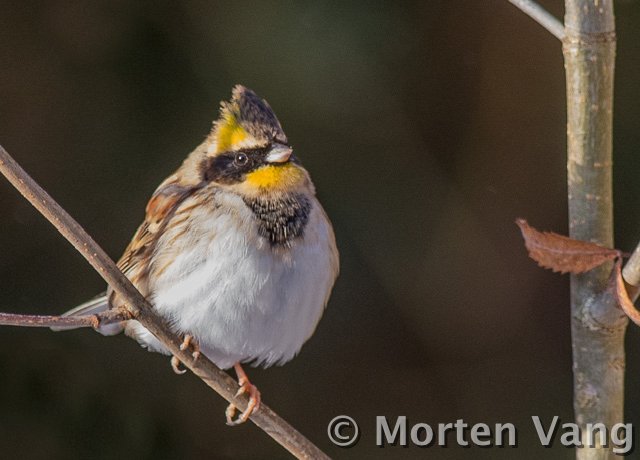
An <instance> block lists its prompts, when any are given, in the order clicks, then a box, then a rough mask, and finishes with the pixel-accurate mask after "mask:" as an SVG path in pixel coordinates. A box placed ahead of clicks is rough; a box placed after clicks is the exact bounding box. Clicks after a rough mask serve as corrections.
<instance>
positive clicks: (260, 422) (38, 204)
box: [0, 146, 329, 459]
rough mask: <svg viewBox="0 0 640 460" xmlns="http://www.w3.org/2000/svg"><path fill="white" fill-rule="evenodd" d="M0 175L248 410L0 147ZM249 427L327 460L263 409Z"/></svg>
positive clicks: (192, 365)
mask: <svg viewBox="0 0 640 460" xmlns="http://www.w3.org/2000/svg"><path fill="white" fill-rule="evenodd" d="M0 173H2V174H3V175H4V176H5V177H6V178H7V179H8V180H9V182H11V184H12V185H13V186H14V187H15V188H16V189H18V191H19V192H20V193H21V194H22V195H23V196H24V197H25V198H26V199H27V200H28V201H29V202H30V203H31V204H32V205H33V206H34V207H35V208H36V209H37V210H38V211H39V212H40V213H41V214H42V215H43V216H44V217H46V218H47V220H48V221H49V222H51V224H53V225H54V226H55V227H56V229H57V230H58V231H59V232H60V233H61V234H62V236H64V237H65V238H66V239H67V240H68V241H69V242H70V243H71V244H72V245H73V246H74V247H75V248H76V250H77V251H78V252H79V253H80V254H82V256H83V257H84V258H85V259H87V261H88V262H89V263H90V264H91V266H92V267H93V268H94V269H95V270H96V271H97V272H98V274H99V275H100V276H101V277H102V278H104V280H105V281H106V282H107V283H109V285H110V286H111V287H112V288H113V289H114V290H115V291H116V292H117V293H118V294H119V295H120V296H121V298H123V299H124V300H125V302H126V305H125V306H124V308H125V309H126V311H128V312H129V313H130V314H131V317H132V318H134V319H136V320H137V321H139V322H140V323H141V324H142V325H143V326H144V327H145V328H146V329H148V330H149V331H150V332H151V333H152V334H153V335H155V336H156V337H157V338H158V340H160V341H161V342H162V343H163V345H164V346H165V347H167V349H168V350H169V351H170V352H171V353H173V355H174V356H176V357H177V358H178V359H179V360H180V361H181V362H182V363H183V364H184V365H185V366H186V367H187V368H189V369H190V370H191V371H192V372H193V373H194V374H195V375H197V376H198V377H200V379H202V380H203V381H204V382H205V383H206V384H207V385H208V386H209V387H211V388H212V389H213V390H215V391H216V392H217V393H218V394H220V395H221V396H222V397H223V398H224V399H226V400H227V401H229V402H230V403H233V404H234V405H235V406H236V407H237V408H238V409H240V410H245V409H246V407H247V402H248V397H247V395H241V396H236V393H237V391H238V390H239V386H238V384H237V383H236V382H235V380H233V379H232V378H231V377H230V376H229V375H227V373H226V372H224V371H222V370H220V368H218V367H217V366H216V365H215V364H213V363H212V362H211V361H210V360H209V359H207V358H206V356H204V355H200V356H199V357H198V358H197V360H196V359H194V357H193V356H192V353H191V351H190V350H188V349H186V348H185V349H181V347H180V345H181V344H182V340H181V339H180V338H178V336H176V335H175V334H174V333H173V332H171V331H170V329H169V328H168V327H167V325H166V324H165V323H164V321H163V320H162V319H161V318H160V317H159V316H157V315H156V314H155V313H154V311H153V307H152V306H151V304H150V303H149V302H148V301H147V300H146V299H145V298H144V297H143V296H142V294H140V292H138V290H137V289H136V288H135V287H134V286H133V284H131V282H130V281H129V279H127V277H126V276H124V274H123V273H122V272H121V271H120V270H119V269H118V267H117V266H116V264H115V263H114V262H113V260H111V258H109V256H108V255H107V254H106V253H105V252H104V250H102V248H101V247H100V246H98V244H97V243H96V242H95V241H94V240H93V238H91V237H90V236H89V235H88V234H87V233H86V232H85V231H84V229H83V228H82V227H81V226H80V225H79V224H78V223H77V222H76V221H75V220H74V219H73V218H72V217H71V216H70V215H69V214H68V213H67V212H66V211H65V210H64V209H62V207H60V205H59V204H58V203H56V202H55V201H54V200H53V198H51V196H49V194H48V193H47V192H45V191H44V190H43V189H42V188H41V187H40V186H39V185H38V184H37V183H36V182H35V181H34V180H33V179H32V178H31V177H30V176H29V175H28V174H27V173H26V172H25V171H24V170H23V169H22V168H21V167H20V165H19V164H18V163H16V161H15V160H14V159H13V158H12V157H11V156H10V155H9V154H8V153H7V151H6V150H5V149H4V148H2V146H0ZM251 421H253V422H254V423H255V424H256V425H257V426H259V427H260V428H261V429H262V430H264V431H265V432H266V433H267V434H268V435H269V436H271V437H272V438H273V439H274V440H276V441H277V442H278V443H279V444H280V445H282V446H283V447H284V448H285V449H287V450H288V451H289V452H291V453H292V454H293V455H294V456H296V457H297V458H304V459H328V458H329V457H328V456H327V455H326V454H325V453H323V452H322V451H321V450H320V449H318V447H316V446H315V445H314V444H313V443H312V442H311V441H309V440H308V439H307V438H305V437H304V436H303V435H302V434H300V433H299V432H298V431H297V430H296V429H295V428H293V427H292V426H291V425H290V424H288V423H287V422H286V421H285V420H283V419H282V418H280V417H279V416H278V415H277V414H276V413H275V412H273V410H271V409H270V408H269V407H267V406H266V405H264V404H261V405H260V408H259V409H258V410H257V411H255V412H254V413H253V414H252V415H251Z"/></svg>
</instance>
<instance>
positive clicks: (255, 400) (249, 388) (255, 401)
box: [225, 364, 262, 426]
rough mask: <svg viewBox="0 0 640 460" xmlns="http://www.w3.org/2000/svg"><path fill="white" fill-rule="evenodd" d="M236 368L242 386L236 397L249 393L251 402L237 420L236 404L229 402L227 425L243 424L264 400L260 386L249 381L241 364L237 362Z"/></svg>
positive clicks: (226, 413)
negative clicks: (259, 389)
mask: <svg viewBox="0 0 640 460" xmlns="http://www.w3.org/2000/svg"><path fill="white" fill-rule="evenodd" d="M235 369H236V373H237V374H238V384H239V385H240V388H239V389H238V391H237V393H236V398H237V397H238V396H241V395H243V394H245V393H248V394H249V402H248V403H247V408H246V409H245V410H244V411H243V412H242V413H241V414H240V415H239V416H238V418H237V419H235V420H234V417H235V415H236V411H237V408H236V406H235V405H233V404H229V406H228V407H227V410H226V411H225V415H226V417H227V425H230V426H236V425H241V424H243V423H244V422H246V421H247V420H249V417H251V415H252V414H253V413H254V412H255V411H257V410H258V409H259V408H260V401H261V400H262V398H261V396H260V391H258V388H257V387H256V386H255V385H254V384H252V383H251V382H250V381H249V378H248V377H247V374H245V373H244V371H243V370H242V367H240V365H239V364H236V365H235Z"/></svg>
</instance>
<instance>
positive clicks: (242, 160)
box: [234, 153, 249, 166]
mask: <svg viewBox="0 0 640 460" xmlns="http://www.w3.org/2000/svg"><path fill="white" fill-rule="evenodd" d="M248 161H249V157H248V156H247V155H246V154H244V153H237V154H236V158H235V160H234V162H235V164H237V165H238V166H244V165H246V164H247V162H248Z"/></svg>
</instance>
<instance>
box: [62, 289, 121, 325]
mask: <svg viewBox="0 0 640 460" xmlns="http://www.w3.org/2000/svg"><path fill="white" fill-rule="evenodd" d="M108 308H109V300H108V299H107V294H106V293H105V294H101V295H99V296H98V297H95V298H93V299H91V300H89V301H88V302H85V303H83V304H81V305H78V306H77V307H75V308H72V309H71V310H69V311H68V312H66V313H63V314H62V316H88V315H97V314H98V313H102V312H104V311H106V310H107V309H108ZM71 329H77V327H76V326H53V327H51V330H53V331H69V330H71ZM123 329H124V325H123V323H122V321H118V322H114V323H107V324H104V325H100V326H99V327H98V328H97V329H96V330H97V331H98V332H99V333H100V334H102V335H116V334H119V333H120V332H122V330H123Z"/></svg>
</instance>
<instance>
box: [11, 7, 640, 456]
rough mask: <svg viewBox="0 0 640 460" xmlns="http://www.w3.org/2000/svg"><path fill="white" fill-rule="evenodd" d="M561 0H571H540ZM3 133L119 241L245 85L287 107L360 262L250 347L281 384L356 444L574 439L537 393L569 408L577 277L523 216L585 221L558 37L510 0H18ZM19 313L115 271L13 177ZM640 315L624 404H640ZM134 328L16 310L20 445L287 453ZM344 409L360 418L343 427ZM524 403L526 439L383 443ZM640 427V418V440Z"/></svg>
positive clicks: (625, 79) (322, 440)
mask: <svg viewBox="0 0 640 460" xmlns="http://www.w3.org/2000/svg"><path fill="white" fill-rule="evenodd" d="M540 3H542V4H543V5H544V6H545V7H546V8H548V10H550V11H551V12H552V13H554V14H555V15H556V16H557V17H562V15H563V2H562V1H560V0H546V1H541V2H540ZM0 10H1V11H2V14H0V62H1V63H2V72H0V143H1V144H2V145H3V146H4V147H5V148H6V149H7V150H8V151H9V152H10V153H11V154H12V155H13V156H14V157H15V158H16V159H17V161H19V162H20V163H21V164H22V165H23V167H24V168H25V169H26V170H27V171H29V172H30V173H31V174H32V176H33V177H34V178H35V179H36V180H37V181H39V182H40V184H41V185H42V186H43V187H44V188H45V189H47V190H48V191H49V192H50V193H51V194H52V195H53V196H54V197H55V198H56V199H57V200H59V202H60V203H61V204H62V205H63V206H64V207H65V208H66V209H67V210H68V211H69V212H70V213H71V214H72V215H73V216H74V217H75V218H76V219H77V220H78V221H79V222H80V223H81V224H82V225H83V226H84V227H85V228H86V229H87V230H88V231H89V233H90V234H91V235H92V236H93V237H94V238H95V239H96V240H97V241H98V242H99V243H100V244H101V245H102V246H103V247H104V248H105V249H106V250H107V252H108V253H109V254H110V255H111V256H112V257H113V258H116V259H117V258H118V257H119V256H120V254H121V252H122V251H123V249H124V247H125V246H126V245H127V243H128V242H129V240H130V238H131V236H132V235H133V233H134V231H135V229H136V228H137V226H138V225H139V224H140V222H141V220H142V218H143V210H144V206H145V204H146V202H147V200H148V198H149V196H150V194H151V193H152V192H153V190H154V189H155V187H156V186H157V185H158V184H159V183H160V182H161V181H162V180H163V179H164V178H165V177H166V176H167V175H169V174H170V173H171V172H173V170H174V169H175V168H176V167H177V166H178V165H179V164H180V163H181V161H182V159H183V158H184V157H185V156H186V154H187V153H189V152H190V151H191V149H192V148H194V147H195V146H196V145H198V144H199V143H200V142H201V140H202V139H203V138H204V136H205V135H206V134H207V133H208V132H209V130H210V127H211V122H212V120H213V119H214V118H216V117H217V111H218V104H219V101H220V100H223V99H228V98H229V96H230V90H231V87H232V86H233V85H234V84H236V83H242V84H244V85H247V86H249V87H250V88H253V89H254V90H255V91H256V92H258V94H260V95H261V96H262V97H264V98H266V99H267V100H268V101H269V103H270V104H271V106H272V107H273V108H274V109H275V111H276V113H277V115H278V117H279V119H280V121H281V122H282V124H283V126H284V128H285V131H286V133H287V135H288V137H289V139H290V140H291V142H292V144H293V145H294V147H295V150H296V154H297V155H298V156H299V157H300V158H301V159H302V161H303V162H304V164H305V166H306V167H307V168H308V169H309V171H310V172H311V173H312V176H313V179H314V181H315V183H316V186H317V189H318V194H319V196H320V198H321V200H322V202H323V204H324V206H325V208H326V209H327V212H328V213H329V215H330V217H331V219H332V220H333V223H334V226H335V229H336V233H337V238H338V243H339V247H340V250H341V261H342V271H341V276H340V278H339V280H338V283H337V285H336V287H335V290H334V292H333V296H332V298H331V301H330V303H329V307H328V309H327V311H326V313H325V315H324V318H323V319H322V321H321V323H320V325H319V327H318V329H317V332H316V334H315V335H314V336H313V337H312V339H311V340H310V341H309V342H308V343H307V344H306V345H305V347H304V348H303V349H302V352H301V354H300V355H299V357H298V358H297V359H295V360H294V361H292V362H291V363H289V364H287V365H286V366H284V367H282V368H272V369H267V370H261V369H260V370H256V369H252V370H250V376H251V377H252V380H253V382H254V383H256V384H257V386H258V387H259V388H260V390H261V391H262V394H263V398H264V401H265V403H266V404H268V405H269V406H271V407H272V408H274V410H276V411H277V412H278V413H280V414H281V415H282V416H283V417H284V418H285V419H286V420H288V421H289V422H290V423H291V424H293V425H294V426H296V427H297V428H298V429H299V430H301V431H302V433H304V434H305V435H307V436H308V437H309V438H310V439H311V440H313V441H314V442H315V443H317V444H318V445H319V446H320V447H321V448H322V449H324V450H325V451H326V452H327V453H328V454H329V455H331V456H333V457H336V458H367V459H371V458H381V459H382V458H417V457H423V456H427V457H429V458H438V459H503V458H504V459H512V458H516V459H537V458H552V459H570V458H573V456H574V452H573V451H572V450H569V449H566V448H564V447H562V446H561V445H560V444H559V442H558V440H556V443H555V445H554V447H553V448H552V449H544V448H542V447H541V446H540V443H539V441H538V438H537V437H536V433H535V430H534V428H533V424H532V422H531V416H533V415H538V416H540V417H542V419H543V421H545V423H549V421H550V419H551V417H552V416H554V415H558V416H560V417H561V420H562V421H563V422H569V421H571V420H572V402H571V401H572V374H571V343H570V336H569V306H568V302H569V298H568V277H567V276H560V275H557V274H553V273H551V272H547V271H544V270H542V269H539V268H538V267H537V266H536V265H535V263H533V262H532V261H531V260H529V259H528V258H527V256H526V252H525V249H524V248H523V244H522V240H521V237H520V235H519V232H518V229H517V227H516V226H515V225H514V219H515V218H516V217H524V218H527V219H528V220H529V221H530V223H531V224H532V225H535V226H537V227H538V228H540V229H545V230H554V231H557V232H560V233H566V232H567V216H566V208H567V203H566V182H565V158H566V153H565V94H564V91H565V83H564V73H563V61H562V54H561V46H560V43H559V42H558V41H557V40H556V39H555V38H554V37H553V36H551V35H550V34H549V33H548V32H546V31H545V30H544V29H542V27H540V26H539V25H537V24H536V23H534V22H533V21H532V20H531V19H529V18H528V17H526V16H525V15H524V14H523V13H521V12H520V11H519V10H517V9H516V8H515V7H513V6H512V5H510V4H509V3H508V2H507V0H485V1H482V2H480V1H477V0H457V1H445V0H431V1H429V2H425V1H413V2H411V1H406V2H368V1H352V2H339V1H314V2H295V3H294V2H267V1H265V2H243V1H237V2H222V1H195V0H194V1H184V2H152V1H139V2H130V1H125V0H109V1H106V0H104V1H90V2H84V1H79V0H74V1H28V2H9V1H0ZM616 13H617V29H618V59H617V69H616V90H615V91H616V101H615V133H614V138H615V141H614V144H615V145H614V149H615V166H614V170H615V171H614V174H615V199H616V203H615V214H616V242H617V247H618V248H621V249H623V250H627V251H630V250H632V249H633V247H634V246H635V244H636V243H637V241H638V239H639V238H640V221H639V220H638V218H637V215H636V214H637V212H636V209H637V205H636V204H637V202H638V197H640V184H639V183H638V181H637V180H636V178H637V176H638V173H640V165H639V164H638V163H637V160H636V157H637V155H636V151H637V149H638V146H640V130H639V129H638V114H637V110H638V107H640V86H638V84H637V76H638V74H639V72H640V29H638V27H637V24H638V21H640V4H639V3H638V2H637V1H632V0H626V1H622V0H620V1H618V2H616ZM0 215H1V216H2V219H1V222H2V223H1V224H0V311H12V312H22V313H40V314H56V313H60V312H62V311H65V310H66V309H67V308H69V307H72V306H74V305H76V304H78V303H80V302H82V301H84V300H86V299H88V298H90V297H92V296H94V295H95V294H97V293H99V292H101V291H102V290H103V289H104V287H105V285H104V283H103V281H102V280H101V279H100V278H99V277H98V275H97V274H96V273H94V272H93V270H92V269H91V268H90V267H89V266H88V264H87V263H86V262H85V261H84V260H83V259H82V258H81V256H79V255H78V254H76V252H75V251H74V250H73V249H72V248H71V247H70V246H69V244H68V243H66V242H65V241H64V240H63V238H62V237H60V236H59V235H58V234H57V233H56V232H55V231H54V230H53V229H52V227H51V226H50V225H49V224H48V223H47V222H46V221H45V220H44V219H43V218H42V217H40V215H39V214H38V213H37V212H36V211H35V210H33V209H32V208H31V207H30V205H28V204H27V203H26V202H25V201H24V200H23V199H22V198H21V197H19V196H18V194H17V192H15V191H14V190H13V188H12V187H11V186H10V185H8V183H7V182H6V181H4V180H0ZM639 349H640V333H639V332H638V329H637V328H635V327H630V329H629V332H628V348H627V350H628V363H627V369H628V371H627V399H626V419H627V420H626V421H627V422H632V423H634V424H636V425H638V424H640V409H639V407H640V377H638V376H639V375H640V352H639V351H638V350H639ZM225 407H226V402H225V401H223V399H222V398H221V397H219V396H218V395H216V394H215V393H213V392H212V391H210V390H209V389H208V388H207V387H206V386H205V385H204V384H203V383H202V382H201V381H199V380H198V379H197V378H195V377H194V376H193V375H190V374H186V375H185V376H182V377H178V376H176V375H175V374H174V373H173V372H172V370H171V368H170V366H169V360H168V359H167V358H166V357H164V356H160V355H157V354H150V353H147V352H146V351H144V350H143V349H141V348H140V347H139V346H138V345H137V344H136V343H134V342H133V341H131V340H130V339H128V338H126V337H123V336H118V337H111V338H105V337H102V336H100V335H98V334H96V333H94V332H92V331H90V330H78V331H73V332H67V333H53V332H50V331H48V330H44V329H23V328H2V329H0V449H1V450H2V451H3V452H5V453H11V454H13V456H19V457H20V458H28V459H32V458H33V459H39V458H47V459H49V458H104V459H111V458H140V459H144V458H158V459H162V458H172V459H173V458H185V459H197V458H222V459H224V458H247V459H248V458H258V459H260V458H265V459H266V458H289V456H288V454H287V453H286V452H285V451H284V450H282V448H280V447H279V446H278V445H277V444H275V443H274V442H273V441H272V440H271V439H270V438H269V437H268V436H267V435H266V434H264V433H263V432H262V431H260V430H259V429H257V428H256V427H255V426H254V425H252V424H251V423H248V424H246V425H244V426H241V427H238V428H229V427H227V426H226V425H225V423H224V414H223V412H224V408H225ZM339 414H348V415H350V416H352V417H353V418H354V419H356V420H357V421H358V422H359V424H360V428H361V431H362V437H361V439H360V442H359V443H358V445H356V446H355V447H353V448H351V449H349V450H342V449H340V448H337V447H334V446H332V445H331V443H330V442H329V440H328V438H327V435H326V426H327V423H328V422H329V420H331V419H332V418H333V417H335V416H336V415H339ZM376 415H386V416H388V417H389V418H390V420H395V417H396V416H399V415H406V416H407V417H408V420H409V422H410V424H412V423H417V422H424V423H429V424H432V425H436V424H438V423H446V422H455V421H456V419H459V418H462V419H464V421H465V422H467V423H470V424H473V423H479V422H484V423H487V424H490V425H493V424H495V423H507V422H510V423H513V424H515V425H516V426H517V427H518V443H519V447H518V448H508V447H507V448H503V449H496V448H493V449H482V448H479V447H473V448H470V449H464V448H461V447H457V446H456V444H455V442H451V441H450V442H449V447H447V448H440V447H432V448H430V449H427V450H423V449H419V448H417V447H410V448H406V449H404V448H401V447H391V448H390V447H387V448H385V449H381V448H377V447H375V429H374V427H375V416H376ZM636 442H638V440H637V439H636Z"/></svg>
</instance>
